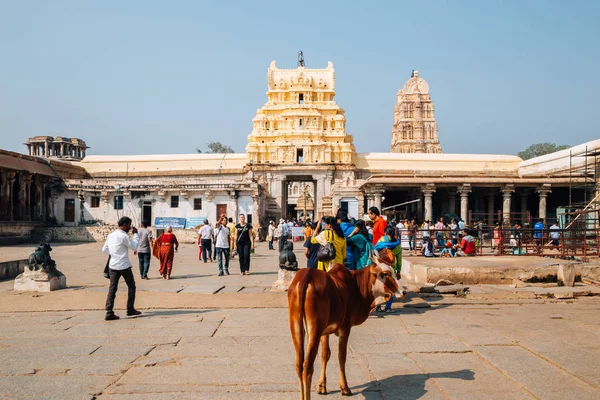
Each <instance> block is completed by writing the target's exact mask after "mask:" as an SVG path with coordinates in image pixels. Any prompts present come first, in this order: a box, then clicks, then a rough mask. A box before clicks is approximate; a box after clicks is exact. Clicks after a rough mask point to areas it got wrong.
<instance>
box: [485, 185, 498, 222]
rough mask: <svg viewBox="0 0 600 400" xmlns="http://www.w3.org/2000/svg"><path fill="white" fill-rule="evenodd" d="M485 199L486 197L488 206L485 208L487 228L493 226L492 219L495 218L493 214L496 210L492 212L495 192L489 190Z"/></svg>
mask: <svg viewBox="0 0 600 400" xmlns="http://www.w3.org/2000/svg"><path fill="white" fill-rule="evenodd" d="M487 197H488V206H487V213H488V221H487V224H488V226H493V225H494V217H495V215H494V214H495V212H496V210H494V199H495V198H496V192H495V191H494V190H490V191H489V192H488V193H487Z"/></svg>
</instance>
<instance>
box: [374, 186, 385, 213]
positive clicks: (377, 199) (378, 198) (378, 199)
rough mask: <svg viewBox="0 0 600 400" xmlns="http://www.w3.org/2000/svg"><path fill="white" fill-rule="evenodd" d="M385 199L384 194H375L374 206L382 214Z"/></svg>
mask: <svg viewBox="0 0 600 400" xmlns="http://www.w3.org/2000/svg"><path fill="white" fill-rule="evenodd" d="M382 197H383V193H382V192H379V191H377V192H375V193H374V194H373V206H375V207H377V208H378V209H379V212H381V202H382V201H383V200H382Z"/></svg>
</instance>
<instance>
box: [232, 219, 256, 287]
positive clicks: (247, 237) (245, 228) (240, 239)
mask: <svg viewBox="0 0 600 400" xmlns="http://www.w3.org/2000/svg"><path fill="white" fill-rule="evenodd" d="M235 243H236V246H237V253H238V256H239V258H240V275H250V252H251V250H254V232H252V225H250V224H247V223H246V216H245V215H244V214H240V223H239V224H237V225H236V226H235Z"/></svg>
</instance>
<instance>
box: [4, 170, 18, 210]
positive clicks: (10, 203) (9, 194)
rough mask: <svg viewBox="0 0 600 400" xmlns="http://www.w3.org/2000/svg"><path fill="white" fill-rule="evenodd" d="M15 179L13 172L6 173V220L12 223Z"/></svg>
mask: <svg viewBox="0 0 600 400" xmlns="http://www.w3.org/2000/svg"><path fill="white" fill-rule="evenodd" d="M15 179H17V173H16V172H14V171H8V172H7V173H6V182H7V183H8V185H7V191H6V198H7V202H6V208H7V210H6V217H7V218H6V219H7V220H9V221H13V220H14V219H15V216H14V213H13V210H14V204H13V192H12V191H13V185H14V183H15Z"/></svg>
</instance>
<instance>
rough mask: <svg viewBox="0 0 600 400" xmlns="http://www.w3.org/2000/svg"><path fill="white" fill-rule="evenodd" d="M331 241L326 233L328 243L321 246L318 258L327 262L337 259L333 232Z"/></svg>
mask: <svg viewBox="0 0 600 400" xmlns="http://www.w3.org/2000/svg"><path fill="white" fill-rule="evenodd" d="M331 236H332V238H331V241H330V240H329V239H327V233H325V239H327V244H326V245H325V246H323V245H321V246H319V250H318V251H317V260H319V261H323V262H327V261H331V260H334V259H335V256H336V254H335V246H334V245H333V243H332V242H333V233H331Z"/></svg>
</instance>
